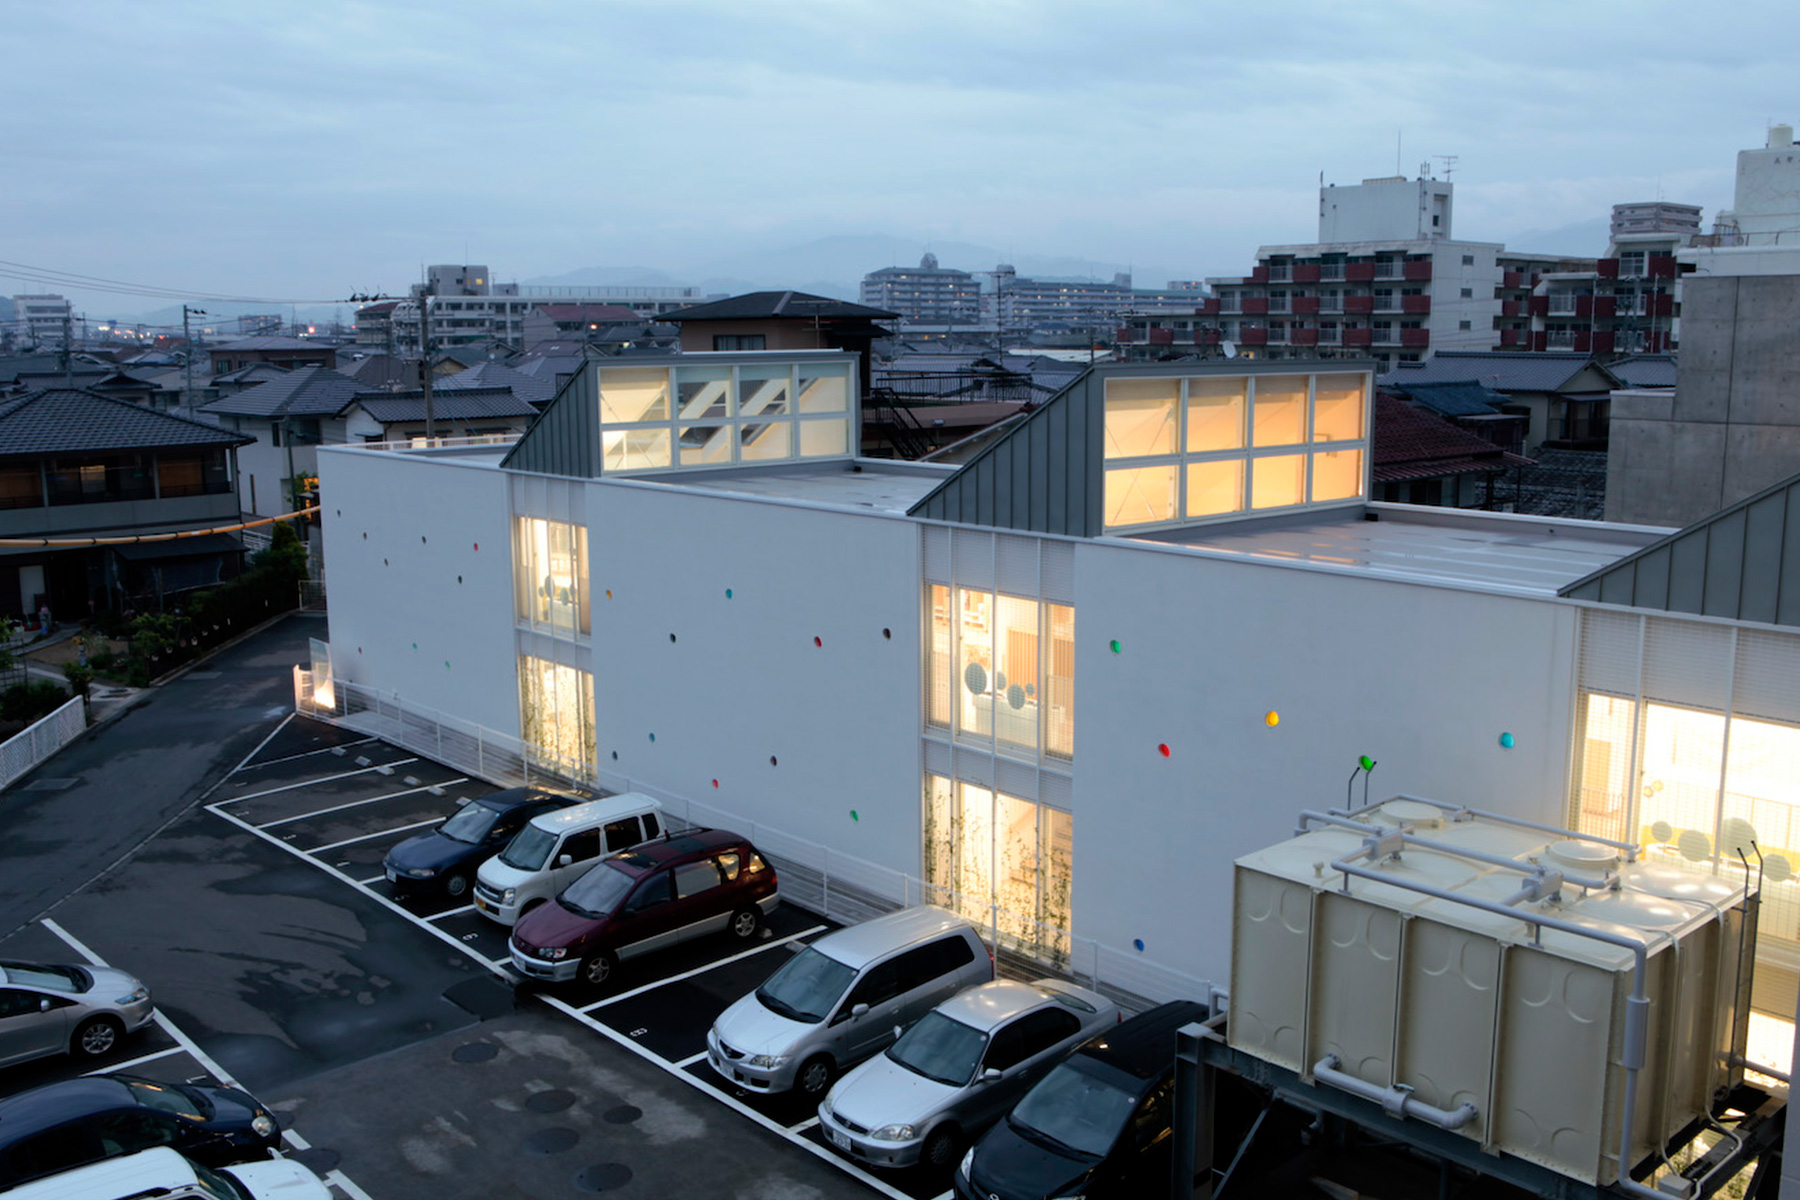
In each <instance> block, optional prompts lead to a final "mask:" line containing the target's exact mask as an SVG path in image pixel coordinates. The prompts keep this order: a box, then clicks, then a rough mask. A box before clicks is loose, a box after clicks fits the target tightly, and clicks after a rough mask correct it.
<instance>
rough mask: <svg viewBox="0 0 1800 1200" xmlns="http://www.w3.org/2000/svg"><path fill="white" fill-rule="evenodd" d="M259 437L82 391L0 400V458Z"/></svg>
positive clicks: (235, 442)
mask: <svg viewBox="0 0 1800 1200" xmlns="http://www.w3.org/2000/svg"><path fill="white" fill-rule="evenodd" d="M255 440H256V439H255V438H250V437H245V436H243V435H242V434H238V433H232V432H231V431H230V430H228V429H221V428H219V426H217V425H208V424H207V423H205V422H204V421H194V420H189V419H188V418H187V417H178V416H175V415H174V414H173V413H163V412H157V411H156V410H155V409H151V408H145V407H144V406H143V405H141V404H133V403H131V402H130V401H129V400H119V399H116V398H114V397H112V396H105V395H102V394H100V393H99V392H90V391H87V390H85V389H82V388H39V389H37V390H36V391H31V392H26V393H25V394H24V395H22V396H15V397H13V398H12V399H9V400H5V401H0V455H6V456H11V457H18V456H22V455H30V456H32V457H34V458H41V457H44V456H46V455H51V454H65V453H72V452H76V451H88V450H158V449H164V448H169V447H178V446H247V445H249V444H250V443H251V442H253V441H255Z"/></svg>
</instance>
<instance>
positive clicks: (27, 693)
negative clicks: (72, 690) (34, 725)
mask: <svg viewBox="0 0 1800 1200" xmlns="http://www.w3.org/2000/svg"><path fill="white" fill-rule="evenodd" d="M68 699H69V693H68V692H65V691H64V690H63V688H62V685H61V684H57V683H52V682H51V681H50V680H48V679H33V680H29V681H27V682H25V683H15V684H13V685H12V686H11V687H9V688H7V689H6V690H5V691H4V692H0V720H6V721H24V722H25V723H26V724H30V723H31V722H32V721H35V720H37V719H38V718H39V717H42V716H43V715H44V714H46V713H50V712H54V711H55V710H57V709H58V708H61V707H62V706H63V705H64V704H65V703H67V702H68Z"/></svg>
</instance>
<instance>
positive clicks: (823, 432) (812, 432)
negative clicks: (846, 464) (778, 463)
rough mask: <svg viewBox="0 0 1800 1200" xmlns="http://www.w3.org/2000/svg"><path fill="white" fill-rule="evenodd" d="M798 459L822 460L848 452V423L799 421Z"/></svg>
mask: <svg viewBox="0 0 1800 1200" xmlns="http://www.w3.org/2000/svg"><path fill="white" fill-rule="evenodd" d="M799 428H800V457H801V458H822V457H825V456H827V455H832V454H848V453H849V452H850V449H849V446H850V423H849V422H848V421H801V422H800V423H799Z"/></svg>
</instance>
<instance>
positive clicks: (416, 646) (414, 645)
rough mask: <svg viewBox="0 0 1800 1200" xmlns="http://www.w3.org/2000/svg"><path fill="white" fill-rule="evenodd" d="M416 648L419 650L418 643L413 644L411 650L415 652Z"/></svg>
mask: <svg viewBox="0 0 1800 1200" xmlns="http://www.w3.org/2000/svg"><path fill="white" fill-rule="evenodd" d="M418 648H419V643H417V642H414V643H413V649H414V650H415V651H416V650H418Z"/></svg>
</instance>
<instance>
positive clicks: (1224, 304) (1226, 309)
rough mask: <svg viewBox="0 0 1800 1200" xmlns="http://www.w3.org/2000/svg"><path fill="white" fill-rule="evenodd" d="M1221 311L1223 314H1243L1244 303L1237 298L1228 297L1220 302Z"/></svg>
mask: <svg viewBox="0 0 1800 1200" xmlns="http://www.w3.org/2000/svg"><path fill="white" fill-rule="evenodd" d="M1219 311H1220V312H1222V313H1241V312H1243V311H1244V302H1243V300H1241V299H1240V298H1238V297H1237V296H1226V297H1225V298H1224V299H1222V300H1220V301H1219Z"/></svg>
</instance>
